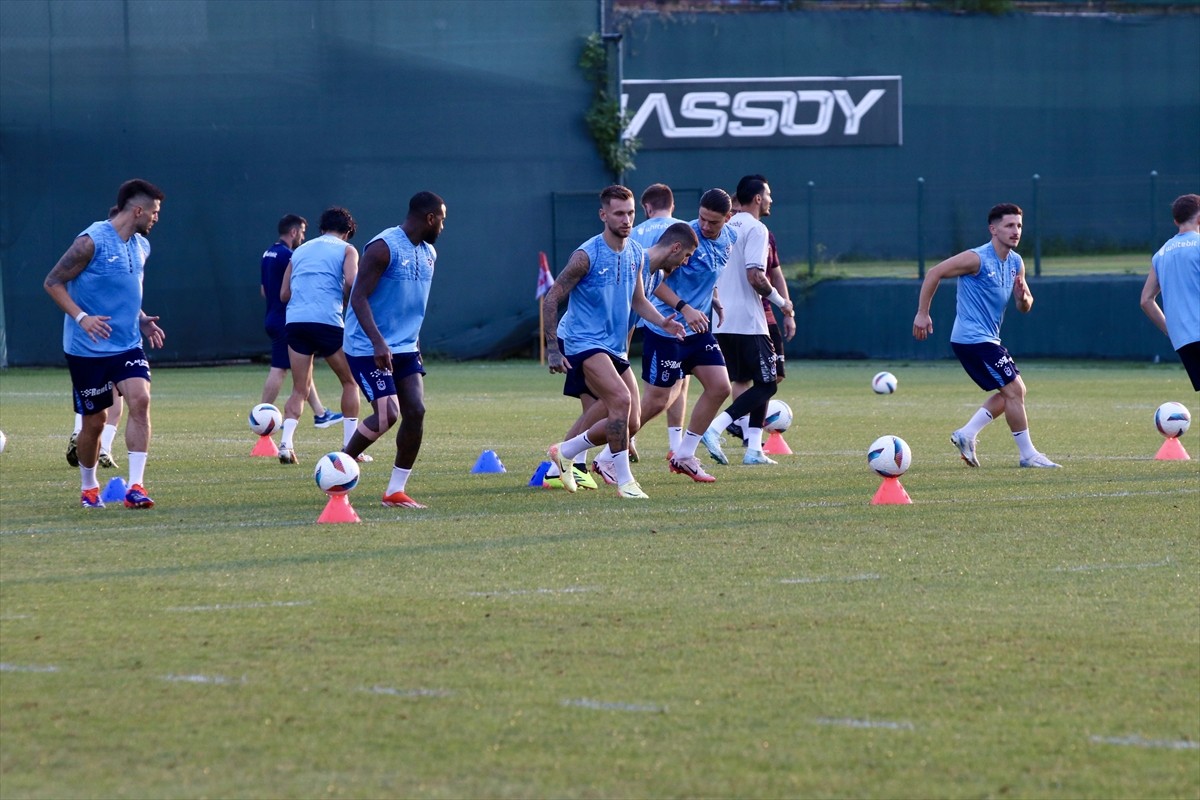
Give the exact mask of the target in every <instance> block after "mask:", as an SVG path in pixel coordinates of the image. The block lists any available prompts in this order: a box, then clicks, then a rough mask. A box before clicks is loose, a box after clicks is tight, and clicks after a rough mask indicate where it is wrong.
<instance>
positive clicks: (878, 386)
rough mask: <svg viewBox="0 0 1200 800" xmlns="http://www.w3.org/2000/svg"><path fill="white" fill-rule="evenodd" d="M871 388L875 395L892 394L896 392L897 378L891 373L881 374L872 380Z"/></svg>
mask: <svg viewBox="0 0 1200 800" xmlns="http://www.w3.org/2000/svg"><path fill="white" fill-rule="evenodd" d="M871 388H872V389H874V390H875V394H891V393H892V392H894V391H896V376H895V375H893V374H892V373H890V372H880V373H878V374H877V375H876V376H875V377H874V378H871Z"/></svg>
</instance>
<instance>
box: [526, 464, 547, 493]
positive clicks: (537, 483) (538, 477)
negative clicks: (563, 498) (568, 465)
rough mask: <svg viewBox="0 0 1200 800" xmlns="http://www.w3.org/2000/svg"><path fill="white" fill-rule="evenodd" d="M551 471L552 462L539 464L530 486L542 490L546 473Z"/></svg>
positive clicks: (530, 480)
mask: <svg viewBox="0 0 1200 800" xmlns="http://www.w3.org/2000/svg"><path fill="white" fill-rule="evenodd" d="M549 471H550V462H549V461H543V462H542V463H540V464H538V468H537V469H535V470H534V471H533V477H532V478H530V479H529V485H530V486H532V487H533V488H535V489H540V488H542V481H543V480H544V479H545V477H546V473H547V472H549Z"/></svg>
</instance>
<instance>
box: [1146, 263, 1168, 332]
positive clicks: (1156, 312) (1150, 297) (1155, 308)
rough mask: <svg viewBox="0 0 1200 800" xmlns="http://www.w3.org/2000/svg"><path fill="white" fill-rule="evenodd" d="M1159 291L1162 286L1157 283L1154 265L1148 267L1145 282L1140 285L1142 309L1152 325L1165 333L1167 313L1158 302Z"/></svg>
mask: <svg viewBox="0 0 1200 800" xmlns="http://www.w3.org/2000/svg"><path fill="white" fill-rule="evenodd" d="M1161 292H1162V288H1161V287H1160V286H1159V285H1158V273H1156V272H1155V271H1154V267H1150V274H1149V275H1147V276H1146V283H1145V284H1143V285H1142V311H1144V312H1146V316H1147V317H1149V318H1150V321H1151V322H1153V323H1154V327H1156V328H1158V329H1159V330H1160V331H1162V332H1163V333H1167V315H1166V314H1164V313H1163V310H1162V307H1161V306H1160V305H1159V304H1158V295H1159V294H1160V293H1161Z"/></svg>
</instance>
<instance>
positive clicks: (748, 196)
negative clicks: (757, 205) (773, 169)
mask: <svg viewBox="0 0 1200 800" xmlns="http://www.w3.org/2000/svg"><path fill="white" fill-rule="evenodd" d="M766 188H767V179H766V177H765V176H763V175H757V174H755V175H746V176H743V177H742V179H741V180H740V181H738V185H737V199H738V202H739V203H740V204H742V205H744V206H748V205H750V204H751V203H753V202H754V198H755V197H756V196H758V195H760V194H762V193H763V190H765V189H766Z"/></svg>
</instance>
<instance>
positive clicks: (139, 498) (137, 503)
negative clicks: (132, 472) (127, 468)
mask: <svg viewBox="0 0 1200 800" xmlns="http://www.w3.org/2000/svg"><path fill="white" fill-rule="evenodd" d="M125 507H126V508H154V501H153V500H151V499H150V496H149V495H147V494H146V490H145V489H143V488H142V485H141V484H140V483H135V484H134V485H133V486H130V487H129V491H127V492H126V493H125Z"/></svg>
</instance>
